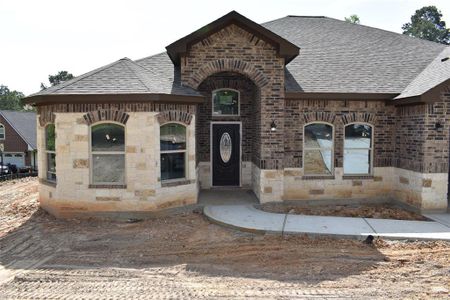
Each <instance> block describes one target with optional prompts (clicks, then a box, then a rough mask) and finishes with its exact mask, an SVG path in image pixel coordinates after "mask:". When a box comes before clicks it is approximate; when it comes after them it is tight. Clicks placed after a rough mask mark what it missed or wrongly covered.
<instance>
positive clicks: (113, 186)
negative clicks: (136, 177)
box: [89, 184, 127, 190]
mask: <svg viewBox="0 0 450 300" xmlns="http://www.w3.org/2000/svg"><path fill="white" fill-rule="evenodd" d="M89 188H90V189H111V190H112V189H126V188H127V185H126V184H90V185H89Z"/></svg>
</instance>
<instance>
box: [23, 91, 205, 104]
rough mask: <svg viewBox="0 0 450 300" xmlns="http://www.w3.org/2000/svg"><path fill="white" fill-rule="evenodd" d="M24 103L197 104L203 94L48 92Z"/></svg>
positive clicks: (201, 99) (29, 98)
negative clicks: (48, 93)
mask: <svg viewBox="0 0 450 300" xmlns="http://www.w3.org/2000/svg"><path fill="white" fill-rule="evenodd" d="M23 101H24V103H26V104H31V105H35V106H40V105H47V104H77V103H83V104H89V103H127V102H164V103H180V104H199V103H203V102H204V101H205V97H204V96H200V95H199V96H195V95H176V94H162V93H153V94H50V95H38V96H30V97H27V98H24V100H23Z"/></svg>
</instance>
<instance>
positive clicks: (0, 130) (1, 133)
mask: <svg viewBox="0 0 450 300" xmlns="http://www.w3.org/2000/svg"><path fill="white" fill-rule="evenodd" d="M4 139H5V126H4V125H3V124H1V123H0V140H4Z"/></svg>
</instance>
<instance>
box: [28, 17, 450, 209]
mask: <svg viewBox="0 0 450 300" xmlns="http://www.w3.org/2000/svg"><path fill="white" fill-rule="evenodd" d="M166 50H167V51H166V52H164V53H161V54H157V55H154V56H150V57H146V58H143V59H139V60H136V61H133V60H130V59H128V58H124V59H120V60H118V61H116V62H113V63H112V64H109V65H107V66H104V67H101V68H99V69H96V70H94V71H91V72H89V73H86V74H84V75H81V76H79V77H77V78H75V79H73V80H70V81H67V82H64V83H62V84H60V85H58V86H54V87H51V88H49V89H47V90H45V91H42V92H39V93H37V94H33V95H31V96H29V97H28V98H27V101H28V103H31V104H33V105H35V106H36V107H37V111H38V124H37V126H38V131H37V132H38V134H37V139H38V140H37V144H38V149H39V150H40V151H39V163H40V165H41V166H44V167H42V168H40V170H39V178H40V182H41V184H40V201H41V205H42V206H43V207H44V208H45V209H47V210H48V211H50V212H51V213H53V214H55V215H58V216H71V215H74V214H79V215H88V214H94V215H95V214H101V213H116V212H147V211H155V210H160V209H166V208H172V207H180V206H184V205H188V204H194V203H196V202H197V199H198V195H199V191H200V190H202V189H211V188H220V187H235V188H245V189H251V190H253V191H254V193H255V194H256V196H257V197H258V199H259V201H260V202H269V201H283V200H315V199H370V198H386V199H395V200H397V201H401V202H404V203H407V204H409V205H411V206H414V207H416V208H417V209H420V210H445V209H446V208H447V205H448V202H447V193H448V187H447V185H448V165H449V113H448V112H449V103H450V80H449V79H450V60H448V57H449V56H450V48H449V47H446V46H444V45H441V44H437V43H433V42H429V41H424V40H420V39H415V38H411V37H407V36H404V35H400V34H396V33H392V32H388V31H384V30H380V29H376V28H371V27H367V26H361V25H355V24H349V23H346V22H343V21H339V20H335V19H331V18H326V17H299V16H288V17H285V18H281V19H277V20H274V21H271V22H268V23H265V24H262V25H259V24H257V23H255V22H253V21H251V20H249V19H247V18H245V17H244V16H242V15H240V14H238V13H236V12H234V11H233V12H230V13H229V14H227V15H225V16H223V17H222V18H220V19H218V20H216V21H214V22H212V23H210V24H208V25H206V26H204V27H203V28H201V29H199V30H197V31H195V32H193V33H192V34H189V35H187V36H185V37H183V38H181V39H180V40H178V41H176V42H174V43H172V44H171V45H169V46H167V47H166Z"/></svg>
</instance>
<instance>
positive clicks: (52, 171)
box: [47, 153, 56, 181]
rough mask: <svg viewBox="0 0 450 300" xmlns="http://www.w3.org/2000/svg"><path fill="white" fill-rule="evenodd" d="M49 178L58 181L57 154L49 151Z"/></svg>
mask: <svg viewBox="0 0 450 300" xmlns="http://www.w3.org/2000/svg"><path fill="white" fill-rule="evenodd" d="M47 179H48V180H52V181H56V155H55V153H47Z"/></svg>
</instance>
